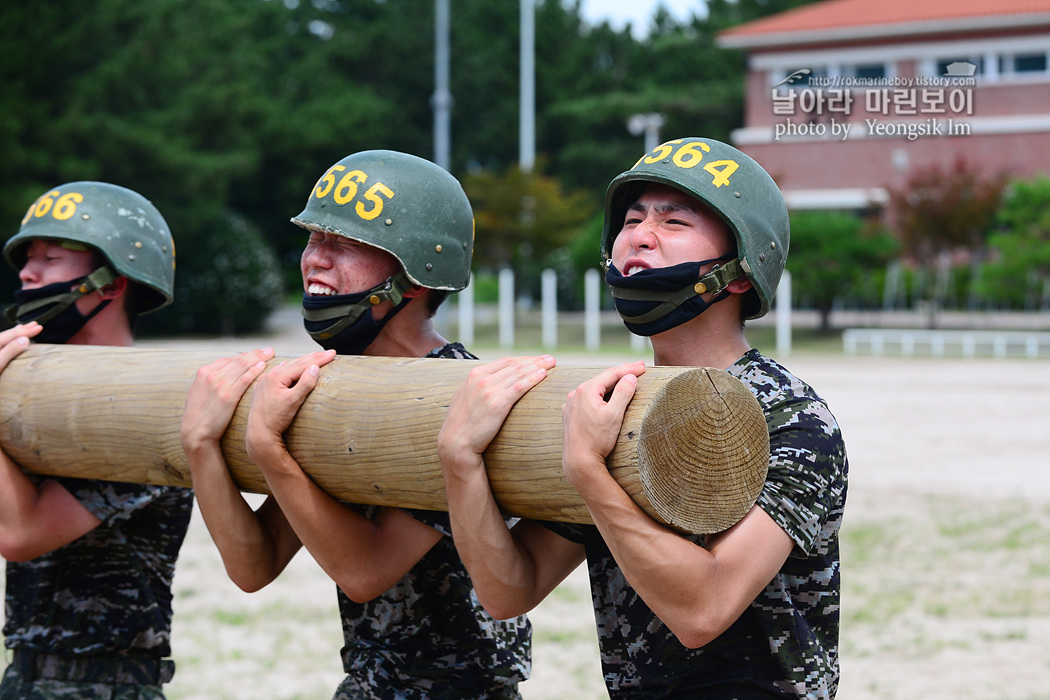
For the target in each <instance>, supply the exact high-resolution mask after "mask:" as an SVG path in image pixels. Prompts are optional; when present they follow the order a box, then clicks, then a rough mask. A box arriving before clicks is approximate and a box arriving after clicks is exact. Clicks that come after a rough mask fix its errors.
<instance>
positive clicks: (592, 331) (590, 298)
mask: <svg viewBox="0 0 1050 700" xmlns="http://www.w3.org/2000/svg"><path fill="white" fill-rule="evenodd" d="M601 293H602V290H601V273H599V272H598V271H597V270H595V269H594V268H591V269H590V270H587V272H585V273H584V274H583V344H584V347H586V348H587V349H588V350H590V351H592V352H593V351H595V350H597V349H598V348H599V347H600V346H601V343H602V340H601V333H602V331H601V329H602V298H601Z"/></svg>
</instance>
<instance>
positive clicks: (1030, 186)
mask: <svg viewBox="0 0 1050 700" xmlns="http://www.w3.org/2000/svg"><path fill="white" fill-rule="evenodd" d="M997 222H998V229H997V231H996V233H994V234H992V235H991V237H990V238H989V240H988V247H989V248H990V250H991V254H990V256H989V257H990V260H989V262H988V263H987V265H986V266H985V268H984V275H983V279H982V281H981V291H982V293H984V294H985V295H986V296H989V297H991V298H994V299H999V300H1001V301H1005V302H1006V303H1008V304H1010V305H1011V306H1013V307H1015V308H1028V309H1032V308H1036V307H1042V308H1045V307H1046V305H1047V304H1048V302H1050V300H1048V299H1047V298H1046V295H1047V290H1048V289H1050V177H1047V176H1046V175H1039V176H1037V177H1035V178H1033V179H1031V180H1026V181H1025V180H1020V181H1015V182H1012V183H1010V185H1008V186H1007V188H1006V190H1005V196H1004V197H1003V203H1002V206H1001V208H1000V209H999V213H998V217H997Z"/></svg>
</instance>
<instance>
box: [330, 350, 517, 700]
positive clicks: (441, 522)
mask: <svg viewBox="0 0 1050 700" xmlns="http://www.w3.org/2000/svg"><path fill="white" fill-rule="evenodd" d="M426 357H442V358H448V359H476V358H474V356H473V355H471V354H470V353H468V352H467V351H466V350H464V349H463V346H462V345H460V344H459V343H451V344H448V345H444V346H442V347H439V348H437V349H435V350H434V351H432V352H430V353H429V354H428V355H427V356H426ZM355 508H359V509H360V512H363V513H364V514H365V515H367V516H368V517H375V516H376V515H377V514H378V513H379V510H380V509H379V508H378V507H375V506H369V507H367V508H364V507H358V506H355ZM410 512H411V514H412V516H413V517H415V518H416V519H417V520H420V521H421V522H424V523H426V524H427V525H429V526H431V527H433V528H435V529H436V530H438V531H439V532H441V533H442V534H443V535H445V536H444V537H442V538H441V540H439V541H438V543H437V544H436V545H434V546H433V547H432V548H431V549H430V551H429V552H427V554H426V555H425V556H424V557H423V558H422V559H421V560H420V561H419V562H417V563H416V565H415V566H414V567H413V568H412V570H411V571H409V572H408V573H407V574H406V575H405V576H404V577H403V578H402V579H401V580H400V581H398V582H397V583H396V584H395V585H394V586H392V587H391V588H390V589H389V590H387V591H386V592H384V593H383V595H381V596H379V597H378V598H375V599H373V600H370V601H368V602H367V603H355V602H354V601H352V600H350V599H349V598H348V597H347V596H346V595H345V594H344V593H343V592H342V591H341V590H340V591H339V610H340V612H341V614H342V619H343V637H344V641H345V645H346V646H344V647H343V652H342V657H343V666H344V668H345V670H346V672H347V673H348V674H349V675H348V677H347V678H346V679H345V680H344V681H343V683H342V684H341V685H340V686H339V690H338V691H337V692H336V695H335V700H361V699H365V698H367V699H369V700H373V699H374V700H422V699H424V698H425V699H429V700H441V699H448V700H452V699H460V700H466V699H468V698H469V699H470V700H496V699H500V700H502V699H504V698H508V699H510V698H519V697H520V696H519V694H518V691H517V685H518V683H519V682H520V681H524V680H526V679H527V678H528V677H529V673H530V672H531V656H530V655H531V638H532V631H531V629H530V627H529V621H528V619H527V618H526V617H524V616H522V617H517V618H512V619H510V620H496V619H493V618H492V617H491V616H490V615H489V614H488V613H486V612H485V610H484V608H482V607H481V604H480V603H479V602H478V599H477V595H476V594H475V592H474V586H473V585H472V584H471V581H470V577H469V575H468V574H467V571H466V568H465V567H464V566H463V563H462V561H461V560H460V558H459V554H458V553H457V552H456V547H455V545H454V544H453V542H452V530H451V526H450V524H449V517H448V513H444V512H436V511H420V510H412V511H410Z"/></svg>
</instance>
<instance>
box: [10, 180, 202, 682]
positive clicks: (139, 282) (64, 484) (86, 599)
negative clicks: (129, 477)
mask: <svg viewBox="0 0 1050 700" xmlns="http://www.w3.org/2000/svg"><path fill="white" fill-rule="evenodd" d="M4 255H5V257H6V258H7V260H8V262H9V263H11V265H12V266H13V267H14V268H15V269H16V270H18V276H19V279H20V281H21V284H22V286H21V289H20V290H19V291H18V292H16V293H15V302H16V303H15V304H14V305H13V306H11V307H10V308H9V309H8V318H9V319H10V320H11V321H13V322H17V324H18V325H16V326H14V327H13V328H10V329H8V330H6V331H4V332H3V333H0V368H3V367H6V366H7V364H8V362H10V360H11V359H12V358H14V357H15V356H16V355H17V354H18V353H20V352H21V351H22V350H23V349H24V348H25V347H26V346H27V345H28V343H29V341H30V339H33V340H35V341H37V342H42V343H68V344H83V345H112V346H130V345H132V343H133V330H134V324H135V319H136V317H137V316H138V314H140V313H147V312H150V311H155V310H157V309H159V308H161V307H163V306H165V305H166V304H168V303H169V302H171V300H172V292H173V285H174V281H175V244H174V241H173V239H172V236H171V233H170V231H169V230H168V225H167V223H166V222H165V221H164V218H163V217H162V216H161V214H160V212H159V211H157V209H156V207H154V206H153V205H152V204H151V203H150V202H149V201H148V200H147V199H146V198H144V197H143V196H141V195H140V194H138V193H136V192H133V191H131V190H129V189H126V188H124V187H119V186H117V185H112V184H109V183H104V182H71V183H68V184H65V185H61V186H59V187H56V188H54V189H52V190H48V191H47V192H45V193H44V194H43V195H41V196H40V197H39V198H38V199H37V200H36V201H35V202H34V203H33V204H32V206H30V208H29V210H28V211H27V212H26V215H25V217H24V218H23V220H22V225H21V228H20V229H19V231H18V233H17V234H15V235H14V236H13V237H11V239H10V240H8V241H7V244H6V245H5V246H4ZM192 507H193V493H192V491H190V490H189V489H184V488H174V487H166V486H155V485H140V484H125V483H116V482H105V481H96V480H91V479H73V478H58V477H54V478H41V477H38V476H35V475H29V474H26V473H23V472H22V471H21V470H20V469H19V468H18V466H17V465H16V464H14V462H12V460H11V459H10V458H9V457H8V456H7V455H6V454H3V453H0V553H2V554H3V556H4V558H5V559H7V560H8V564H7V590H6V596H7V606H6V609H7V620H6V622H5V625H4V635H5V637H6V639H5V644H6V645H7V648H9V649H11V650H13V656H12V658H11V663H10V665H9V666H8V667H7V670H6V671H5V673H4V678H3V682H2V684H0V698H3V699H4V700H8V699H10V700H15V699H16V698H17V699H19V700H25V699H27V698H29V699H34V698H58V697H61V698H69V699H71V700H78V699H84V700H87V699H89V698H116V699H118V700H119V699H128V700H130V699H132V698H163V692H162V690H161V687H162V684H163V683H165V682H167V681H168V680H170V679H171V677H172V674H173V673H174V663H173V662H172V661H171V660H170V659H168V658H166V657H168V656H169V655H170V654H171V616H172V609H171V583H172V576H173V574H174V567H175V561H176V558H177V556H178V552H179V549H180V547H181V545H182V541H183V538H184V537H185V534H186V529H187V527H188V525H189V520H190V513H191V510H192Z"/></svg>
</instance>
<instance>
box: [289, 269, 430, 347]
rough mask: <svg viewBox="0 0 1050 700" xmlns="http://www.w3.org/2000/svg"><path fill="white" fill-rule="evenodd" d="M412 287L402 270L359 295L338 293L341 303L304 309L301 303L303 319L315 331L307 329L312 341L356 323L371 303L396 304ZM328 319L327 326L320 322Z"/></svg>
mask: <svg viewBox="0 0 1050 700" xmlns="http://www.w3.org/2000/svg"><path fill="white" fill-rule="evenodd" d="M412 286H413V285H412V281H411V280H410V279H408V275H406V274H405V273H404V272H399V273H398V274H396V275H394V276H393V277H391V278H389V279H388V280H386V281H385V282H383V283H381V284H378V285H376V286H375V287H373V288H372V289H370V290H368V291H367V292H364V293H362V294H346V295H341V296H342V297H344V298H345V302H344V303H336V304H333V305H331V306H326V307H324V308H306V307H305V306H304V307H303V318H304V319H305V320H306V321H307V322H309V323H310V324H312V325H313V326H314V330H308V332H309V333H310V335H311V336H312V337H313V339H314V340H318V341H320V340H327V339H329V338H331V337H333V336H336V335H339V334H340V333H342V332H343V331H344V330H346V329H347V328H349V327H350V326H352V325H353V324H354V323H356V322H357V321H358V319H360V318H361V316H362V315H364V314H365V312H367V311H369V310H370V309H371V308H372V307H373V306H377V305H378V304H381V303H383V302H384V301H390V302H392V303H393V304H394V306H395V307H397V306H398V305H399V304H401V301H402V300H403V299H404V296H405V292H407V291H408V290H410V289H411V288H412ZM319 306H320V305H319ZM328 321H332V323H331V324H330V325H324V326H321V325H320V324H325V323H327V322H328Z"/></svg>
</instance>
